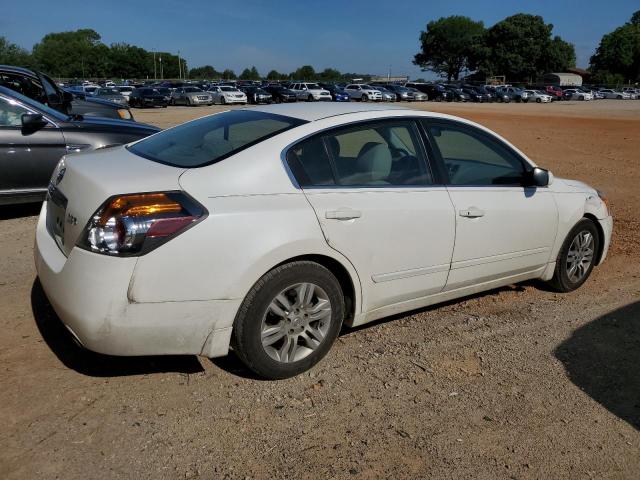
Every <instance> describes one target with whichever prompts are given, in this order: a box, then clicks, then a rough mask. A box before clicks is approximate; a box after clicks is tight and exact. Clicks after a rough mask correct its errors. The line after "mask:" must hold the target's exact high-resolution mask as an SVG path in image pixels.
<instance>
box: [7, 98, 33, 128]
mask: <svg viewBox="0 0 640 480" xmlns="http://www.w3.org/2000/svg"><path fill="white" fill-rule="evenodd" d="M23 113H29V112H28V111H27V109H25V108H23V107H21V106H20V105H18V104H17V103H15V102H12V101H11V100H9V101H7V100H5V99H4V98H0V127H20V126H21V125H22V114H23Z"/></svg>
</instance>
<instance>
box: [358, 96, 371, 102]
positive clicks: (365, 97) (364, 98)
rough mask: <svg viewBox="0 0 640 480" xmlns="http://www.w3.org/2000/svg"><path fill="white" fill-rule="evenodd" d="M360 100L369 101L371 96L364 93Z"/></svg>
mask: <svg viewBox="0 0 640 480" xmlns="http://www.w3.org/2000/svg"><path fill="white" fill-rule="evenodd" d="M360 100H361V101H363V102H368V101H369V97H368V96H367V95H362V96H361V97H360Z"/></svg>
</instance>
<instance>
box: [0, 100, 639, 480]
mask: <svg viewBox="0 0 640 480" xmlns="http://www.w3.org/2000/svg"><path fill="white" fill-rule="evenodd" d="M412 107H413V108H421V109H430V110H437V111H442V112H446V113H453V114H457V115H460V116H463V117H467V118H470V119H472V120H475V121H478V122H480V123H482V124H484V125H486V126H488V127H489V128H493V129H495V130H496V131H497V132H499V133H500V134H502V135H504V136H505V137H506V138H508V139H509V140H511V141H512V142H513V143H514V144H516V145H517V146H518V147H519V148H521V149H522V150H523V151H524V152H526V153H527V154H529V155H530V157H531V158H532V159H533V160H534V161H536V162H537V163H538V164H539V165H541V166H544V167H547V168H550V169H551V170H552V171H553V172H554V174H556V175H557V176H567V177H572V178H577V179H580V180H584V181H587V182H588V183H590V184H592V185H594V186H595V187H597V188H599V189H601V190H603V191H604V192H606V193H607V194H608V196H609V198H610V203H611V209H612V211H613V214H614V216H615V221H616V223H615V236H614V240H613V245H612V248H611V251H610V257H609V258H608V259H607V261H606V262H605V264H604V265H603V266H601V267H599V268H597V269H596V270H595V271H594V274H593V276H592V277H591V279H590V280H589V281H588V282H587V284H586V285H584V286H583V287H582V288H581V289H579V290H578V291H576V292H573V293H571V294H565V295H560V294H556V293H552V292H550V291H548V290H546V289H545V287H544V285H540V284H537V283H529V284H525V285H519V286H513V287H509V288H503V289H500V290H497V291H491V292H488V293H486V294H483V295H478V296H475V297H472V298H468V299H465V300H463V301H457V302H450V303H447V304H445V305H441V306H437V307H432V308H428V309H424V310H420V311H415V312H412V313H410V314H408V315H402V316H398V317H395V318H390V319H384V320H383V321H380V322H377V323H375V324H373V325H368V326H365V327H363V328H359V329H356V330H345V331H344V332H343V334H342V335H341V337H340V338H339V340H338V341H337V342H336V344H335V346H334V348H333V349H332V351H331V352H330V354H329V355H328V357H327V358H326V359H325V360H324V361H323V362H321V363H320V364H319V365H318V366H316V367H315V368H314V369H313V370H312V371H311V372H310V373H307V374H305V375H302V376H299V377H297V378H293V379H290V380H285V381H278V382H266V381H261V380H257V379H255V378H253V377H252V376H251V375H250V374H249V372H248V371H247V370H245V369H244V368H243V366H242V365H241V364H240V363H239V361H238V360H237V358H236V357H235V356H233V355H230V356H229V357H226V358H222V359H215V360H209V359H206V358H198V357H154V358H148V357H147V358H115V357H107V356H101V355H97V354H92V353H90V352H86V351H83V350H81V349H79V348H78V347H76V346H75V345H74V344H73V343H72V342H71V340H70V338H69V336H68V335H67V334H66V332H65V330H64V329H63V328H62V327H61V325H60V323H59V320H58V319H57V317H56V316H55V313H53V311H52V309H51V307H50V306H49V304H48V303H47V301H46V299H45V297H44V295H43V293H42V290H41V288H40V286H39V284H38V282H37V280H36V276H35V270H34V267H33V260H32V245H33V236H34V226H35V223H36V216H35V215H37V212H38V206H23V207H11V208H3V209H1V210H0V329H1V331H2V333H1V334H0V365H1V368H0V425H2V427H3V428H2V429H1V430H0V478H3V479H18V478H20V479H30V478H44V479H53V478H61V479H92V478H154V479H157V478H168V479H173V478H206V479H218V478H234V479H235V478H241V479H244V478H250V479H253V478H256V479H257V478H260V479H261V478H269V479H271V478H294V477H297V478H308V479H318V478H336V479H342V478H344V479H347V478H349V479H351V478H353V479H360V478H362V479H376V478H393V479H401V478H455V479H460V478H480V479H494V478H511V479H552V478H568V479H581V478H597V479H601V478H629V479H632V478H633V479H637V478H640V368H639V366H640V254H639V253H638V251H639V248H640V233H639V230H640V229H639V223H638V211H640V188H639V187H638V185H639V184H640V165H639V164H638V163H639V162H640V101H638V102H632V101H627V102H616V101H613V100H611V101H608V100H602V101H596V102H566V103H562V104H551V105H530V104H527V105H521V104H520V105H515V104H511V105H475V104H469V105H467V104H462V105H461V104H438V103H431V102H429V103H425V104H420V105H412ZM218 110H220V108H219V107H202V108H186V107H185V108H182V107H175V108H169V109H158V110H149V111H137V110H136V111H135V115H136V118H137V119H138V120H139V121H145V122H149V123H154V124H156V125H159V126H163V127H167V126H170V125H173V124H176V123H178V122H181V121H185V120H188V119H190V118H195V117H197V116H200V115H204V114H205V113H208V112H212V111H218Z"/></svg>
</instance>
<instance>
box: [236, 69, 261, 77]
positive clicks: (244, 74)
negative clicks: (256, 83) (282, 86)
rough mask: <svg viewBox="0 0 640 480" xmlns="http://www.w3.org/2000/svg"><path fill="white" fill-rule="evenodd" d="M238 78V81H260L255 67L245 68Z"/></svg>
mask: <svg viewBox="0 0 640 480" xmlns="http://www.w3.org/2000/svg"><path fill="white" fill-rule="evenodd" d="M239 78H240V80H260V74H259V73H258V69H257V68H256V67H251V68H245V69H244V70H243V71H242V73H241V74H240V77H239Z"/></svg>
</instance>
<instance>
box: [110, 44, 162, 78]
mask: <svg viewBox="0 0 640 480" xmlns="http://www.w3.org/2000/svg"><path fill="white" fill-rule="evenodd" d="M108 55H109V67H108V70H109V72H108V75H107V76H113V77H115V78H123V79H126V78H145V77H148V76H149V77H152V76H153V57H151V65H149V55H150V54H149V52H147V51H146V50H145V49H144V48H140V47H136V46H133V45H129V44H128V43H112V44H111V47H110V48H109V54H108ZM151 55H152V54H151ZM158 70H159V67H158V64H157V59H156V72H157V74H158V75H159V72H158Z"/></svg>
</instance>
